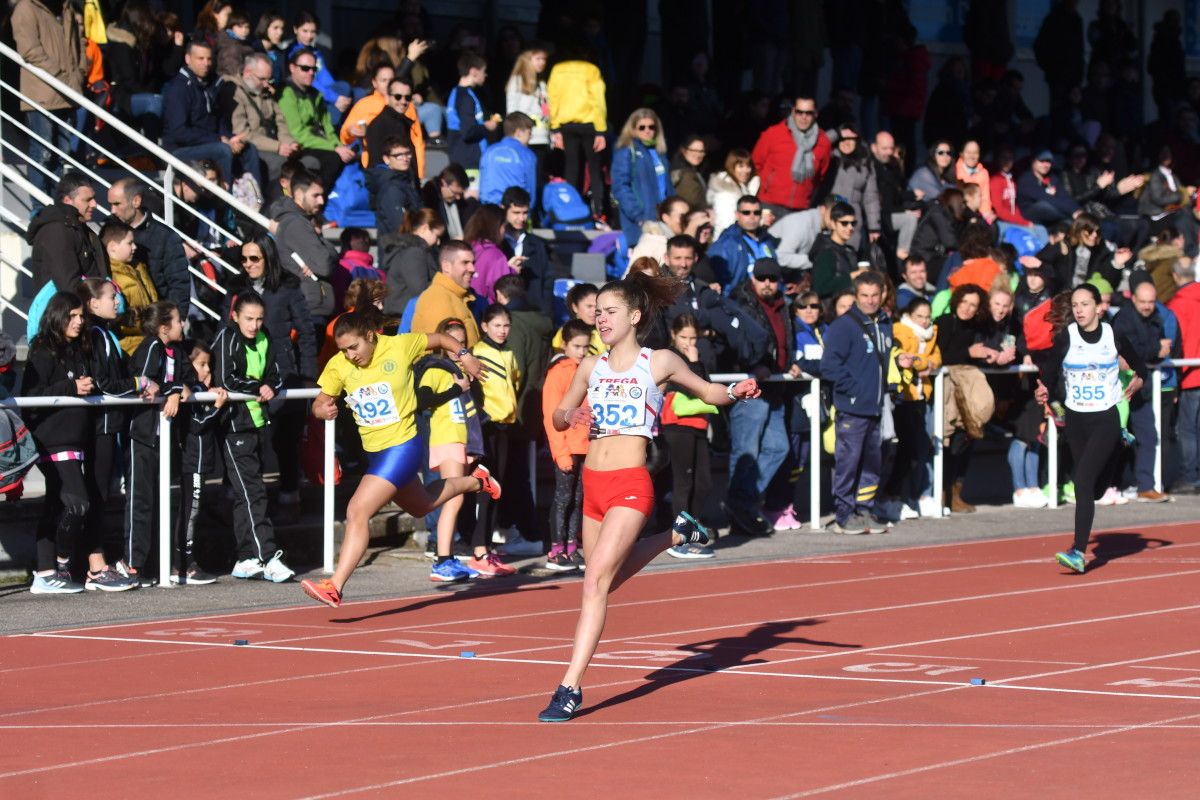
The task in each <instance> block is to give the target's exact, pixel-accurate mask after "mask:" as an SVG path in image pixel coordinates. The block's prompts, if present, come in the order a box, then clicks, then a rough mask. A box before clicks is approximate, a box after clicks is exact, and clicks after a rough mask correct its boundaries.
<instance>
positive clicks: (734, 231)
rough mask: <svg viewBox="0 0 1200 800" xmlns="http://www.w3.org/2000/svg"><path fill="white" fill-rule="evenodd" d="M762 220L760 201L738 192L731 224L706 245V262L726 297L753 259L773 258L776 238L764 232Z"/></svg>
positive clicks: (750, 195) (774, 256)
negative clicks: (707, 261)
mask: <svg viewBox="0 0 1200 800" xmlns="http://www.w3.org/2000/svg"><path fill="white" fill-rule="evenodd" d="M762 221H763V207H762V202H761V201H760V200H759V199H758V198H757V197H755V196H754V195H752V194H746V195H742V196H741V197H739V198H738V201H737V213H736V215H735V216H734V224H733V225H730V226H729V227H728V228H726V229H725V230H723V231H721V235H720V236H718V237H717V240H716V241H715V242H713V243H712V247H710V248H708V260H709V263H711V264H712V268H713V272H714V273H715V274H716V276H717V280H718V281H719V282H720V284H721V289H722V292H723V293H724V294H725V296H726V297H731V296H732V295H731V294H730V293H731V292H732V291H733V290H734V289H735V288H736V287H737V286H738V285H739V284H741V283H744V282H745V281H746V279H747V278H748V277H750V272H751V270H753V269H754V262H755V261H758V260H759V259H760V258H770V259H774V258H776V255H777V253H776V248H777V247H778V246H779V240H778V239H777V238H775V237H774V236H772V235H771V234H770V233H768V232H767V226H765V225H763V224H762Z"/></svg>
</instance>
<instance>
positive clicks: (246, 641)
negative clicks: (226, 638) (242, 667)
mask: <svg viewBox="0 0 1200 800" xmlns="http://www.w3.org/2000/svg"><path fill="white" fill-rule="evenodd" d="M233 643H234V644H236V645H237V646H238V647H245V646H246V645H248V644H250V640H249V639H234V640H233Z"/></svg>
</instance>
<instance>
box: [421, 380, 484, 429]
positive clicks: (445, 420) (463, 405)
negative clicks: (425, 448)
mask: <svg viewBox="0 0 1200 800" xmlns="http://www.w3.org/2000/svg"><path fill="white" fill-rule="evenodd" d="M421 385H422V386H427V387H429V388H430V389H431V390H432V391H433V393H434V394H441V393H442V392H444V391H446V390H447V389H449V388H451V387H454V388H457V384H455V383H454V378H452V377H450V373H449V372H446V370H444V369H438V368H436V367H431V368H430V369H427V370H425V373H424V374H423V375H421ZM473 416H475V401H474V400H472V399H471V395H470V394H463V395H462V396H460V397H456V398H454V399H453V400H451V401H450V402H448V403H442V404H441V405H440V406H438V407H437V408H435V409H433V410H432V411H431V412H430V413H429V446H430V447H436V446H437V445H439V444H466V443H467V420H468V419H470V418H471V417H473Z"/></svg>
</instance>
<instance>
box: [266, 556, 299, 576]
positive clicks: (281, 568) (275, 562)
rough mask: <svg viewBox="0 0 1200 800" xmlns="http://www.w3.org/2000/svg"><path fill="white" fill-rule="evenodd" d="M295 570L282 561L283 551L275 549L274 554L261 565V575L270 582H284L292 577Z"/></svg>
mask: <svg viewBox="0 0 1200 800" xmlns="http://www.w3.org/2000/svg"><path fill="white" fill-rule="evenodd" d="M295 574H296V570H294V569H292V568H291V567H289V566H288V565H287V564H284V563H283V551H282V550H276V551H275V555H273V556H271V560H270V561H268V562H267V563H266V566H264V567H263V570H262V576H263V577H264V578H266V579H267V580H269V581H270V582H271V583H284V582H286V581H289V580H291V579H292V576H293V575H295Z"/></svg>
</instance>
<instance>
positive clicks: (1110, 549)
mask: <svg viewBox="0 0 1200 800" xmlns="http://www.w3.org/2000/svg"><path fill="white" fill-rule="evenodd" d="M1092 541H1093V542H1095V543H1096V546H1095V548H1094V549H1093V550H1092V560H1091V561H1090V562H1088V572H1092V571H1094V570H1097V569H1100V568H1101V567H1103V566H1104V565H1105V564H1107V563H1108V562H1110V561H1112V560H1113V559H1117V558H1124V557H1126V556H1131V555H1135V554H1137V553H1140V552H1142V551H1143V550H1157V549H1158V548H1160V547H1169V546H1170V545H1173V544H1175V543H1174V542H1172V541H1170V540H1167V539H1148V538H1146V537H1145V536H1143V535H1142V534H1140V533H1134V532H1132V531H1116V532H1113V533H1101V534H1098V535H1096V536H1094V537H1092Z"/></svg>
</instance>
